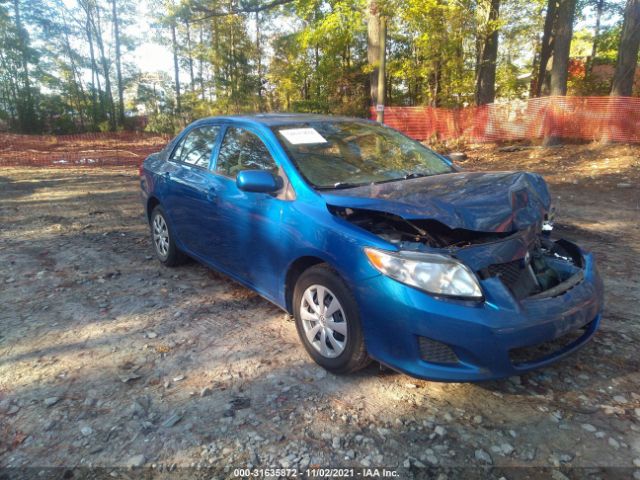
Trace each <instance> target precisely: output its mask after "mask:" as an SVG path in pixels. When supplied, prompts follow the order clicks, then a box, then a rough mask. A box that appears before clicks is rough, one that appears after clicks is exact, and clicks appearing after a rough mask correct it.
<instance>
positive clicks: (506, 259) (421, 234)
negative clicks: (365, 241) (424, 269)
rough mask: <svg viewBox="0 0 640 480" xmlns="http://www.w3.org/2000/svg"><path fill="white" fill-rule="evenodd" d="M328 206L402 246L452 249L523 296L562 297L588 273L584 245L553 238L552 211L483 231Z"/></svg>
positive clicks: (484, 274)
mask: <svg viewBox="0 0 640 480" xmlns="http://www.w3.org/2000/svg"><path fill="white" fill-rule="evenodd" d="M328 208H329V210H330V211H331V213H333V214H334V215H335V216H337V217H339V218H341V219H343V220H345V221H347V222H349V223H351V224H353V225H356V226H358V227H360V228H362V229H364V230H367V231H369V232H371V233H373V234H375V235H377V236H379V237H380V238H382V239H383V240H385V241H387V242H389V243H391V244H393V245H394V246H396V247H397V248H398V250H401V251H414V252H425V253H439V254H445V255H449V256H451V257H453V258H455V259H457V260H459V261H460V262H462V263H463V264H465V265H466V266H467V267H469V268H470V269H471V270H473V271H474V272H475V274H476V275H477V276H478V278H480V279H489V278H498V279H499V280H500V281H501V282H502V283H503V284H504V286H505V287H506V288H507V289H508V290H509V291H510V292H511V293H512V295H513V296H514V298H516V299H518V300H521V299H525V298H550V297H556V296H559V295H562V294H563V293H565V292H566V291H568V290H570V289H571V288H573V287H574V286H576V285H577V284H579V283H580V282H581V281H582V280H583V278H584V259H583V257H582V254H581V252H580V249H579V248H578V247H577V246H576V245H574V244H573V243H571V242H569V241H567V240H557V241H553V240H551V239H550V238H549V232H550V229H551V223H550V222H548V221H547V220H548V219H547V218H546V217H545V218H544V219H543V220H542V221H540V222H538V223H535V224H532V225H530V226H529V227H527V228H524V229H522V230H519V231H515V232H513V231H510V232H505V231H497V232H481V231H473V230H468V229H465V228H450V227H448V226H447V225H445V224H443V223H441V222H439V221H437V220H434V219H414V218H411V219H407V218H403V217H401V216H399V215H396V214H393V213H389V212H382V211H375V210H368V209H360V208H350V207H343V206H331V205H329V206H328Z"/></svg>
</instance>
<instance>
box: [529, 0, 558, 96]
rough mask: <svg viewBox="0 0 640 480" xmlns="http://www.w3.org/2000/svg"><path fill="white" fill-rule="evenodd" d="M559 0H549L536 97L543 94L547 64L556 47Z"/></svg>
mask: <svg viewBox="0 0 640 480" xmlns="http://www.w3.org/2000/svg"><path fill="white" fill-rule="evenodd" d="M556 2H557V0H548V3H547V13H546V16H545V18H544V31H543V33H542V43H541V45H540V61H539V63H538V72H537V76H536V80H535V87H534V89H533V93H534V96H535V97H539V96H540V95H541V94H542V86H543V84H544V83H545V78H546V76H547V64H548V63H549V59H550V58H551V53H552V52H553V47H554V41H553V40H554V38H553V31H554V28H553V27H554V25H555V23H556V16H557V11H558V10H557V4H556Z"/></svg>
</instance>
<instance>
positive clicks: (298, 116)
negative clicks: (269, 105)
mask: <svg viewBox="0 0 640 480" xmlns="http://www.w3.org/2000/svg"><path fill="white" fill-rule="evenodd" d="M205 120H226V121H237V122H249V123H260V124H263V125H266V126H268V127H273V126H278V125H291V124H295V123H307V122H347V121H349V122H369V120H366V119H362V118H354V117H341V116H334V115H318V114H313V113H258V114H255V115H228V116H217V117H209V118H205V119H202V121H205Z"/></svg>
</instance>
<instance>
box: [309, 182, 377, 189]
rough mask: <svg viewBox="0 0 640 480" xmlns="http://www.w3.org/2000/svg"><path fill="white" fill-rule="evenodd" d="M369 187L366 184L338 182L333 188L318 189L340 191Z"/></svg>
mask: <svg viewBox="0 0 640 480" xmlns="http://www.w3.org/2000/svg"><path fill="white" fill-rule="evenodd" d="M363 185H367V184H366V183H351V182H336V183H334V184H333V185H332V186H328V185H327V186H322V187H317V188H318V190H339V189H342V188H355V187H362V186H363Z"/></svg>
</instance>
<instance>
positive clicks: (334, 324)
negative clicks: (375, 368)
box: [293, 264, 371, 373]
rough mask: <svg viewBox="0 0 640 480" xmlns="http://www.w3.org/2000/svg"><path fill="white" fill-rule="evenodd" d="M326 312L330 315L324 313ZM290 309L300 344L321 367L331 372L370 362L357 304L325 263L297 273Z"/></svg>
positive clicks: (347, 289)
mask: <svg viewBox="0 0 640 480" xmlns="http://www.w3.org/2000/svg"><path fill="white" fill-rule="evenodd" d="M321 297H322V299H324V301H323V303H322V304H321V303H320V299H321ZM334 301H337V304H336V303H334ZM321 306H324V308H321ZM336 307H337V309H336ZM327 312H328V313H329V314H330V315H331V316H330V317H325V314H327ZM293 313H294V317H295V321H296V328H297V330H298V335H299V336H300V340H301V341H302V344H303V345H304V347H305V349H306V350H307V352H308V353H309V355H310V356H311V358H313V360H314V361H315V362H316V363H317V364H318V365H320V366H321V367H323V368H325V369H326V370H328V371H330V372H333V373H351V372H355V371H357V370H360V369H362V368H364V367H366V366H367V365H368V364H369V363H370V362H371V360H370V358H369V356H368V354H367V349H366V347H365V344H364V335H363V333H362V325H361V323H360V316H359V314H358V304H357V303H356V300H355V298H354V297H353V294H352V293H351V291H350V290H349V288H348V287H347V285H346V284H345V283H344V281H343V280H342V279H341V278H340V277H339V276H338V274H337V273H336V272H334V271H333V270H332V269H331V268H330V267H329V266H328V265H326V264H320V265H316V266H313V267H311V268H309V269H308V270H306V271H305V272H304V273H303V274H302V275H300V278H299V279H298V281H297V283H296V286H295V289H294V292H293ZM314 334H315V335H314ZM323 343H324V346H323Z"/></svg>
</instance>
